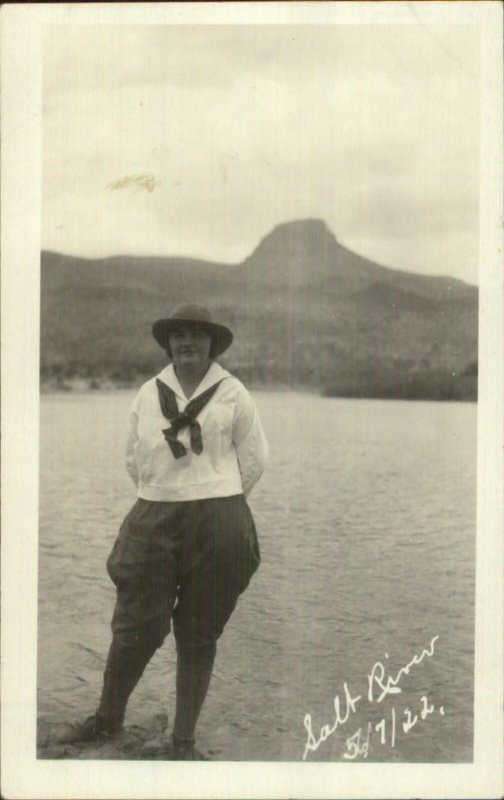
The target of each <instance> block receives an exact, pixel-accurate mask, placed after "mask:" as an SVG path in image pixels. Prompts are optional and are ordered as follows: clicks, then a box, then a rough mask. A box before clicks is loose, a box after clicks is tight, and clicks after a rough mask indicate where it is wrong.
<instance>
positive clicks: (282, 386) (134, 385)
mask: <svg viewBox="0 0 504 800" xmlns="http://www.w3.org/2000/svg"><path fill="white" fill-rule="evenodd" d="M148 379H149V376H146V375H144V376H139V377H138V380H135V381H113V380H110V379H107V378H104V379H97V378H68V379H65V380H61V379H60V380H57V381H56V380H42V381H41V382H40V394H41V395H50V394H59V395H65V394H68V395H71V394H82V395H84V394H86V395H87V394H95V393H98V394H113V393H115V392H118V391H134V390H135V389H139V388H140V386H141V385H142V384H143V383H144V382H145V381H146V380H148ZM245 383H246V386H247V388H248V389H249V390H250V391H252V392H260V391H275V392H302V393H304V394H311V395H318V396H321V397H327V398H334V399H342V400H403V401H410V400H411V401H416V402H419V401H425V402H431V403H432V402H440V403H441V402H442V403H447V402H457V403H476V402H477V399H478V398H477V392H476V390H475V387H474V386H471V387H469V388H470V390H469V391H467V393H464V394H461V395H459V396H450V395H449V394H446V395H442V394H440V393H439V391H438V390H437V387H434V389H433V391H432V392H429V391H423V392H421V393H418V394H416V393H414V392H411V391H410V392H407V391H406V392H405V391H404V390H403V391H400V389H404V387H388V389H387V390H386V391H381V392H380V391H378V392H374V393H372V392H369V391H366V390H365V389H363V388H362V387H361V390H360V391H351V390H348V389H346V388H342V389H341V390H336V389H332V388H331V387H325V388H324V387H322V388H318V387H317V388H316V387H311V386H305V385H294V384H286V383H282V382H280V381H279V382H267V383H260V382H254V381H250V380H246V381H245Z"/></svg>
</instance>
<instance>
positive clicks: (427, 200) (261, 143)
mask: <svg viewBox="0 0 504 800" xmlns="http://www.w3.org/2000/svg"><path fill="white" fill-rule="evenodd" d="M480 91H481V85H480V63H479V39H478V32H477V29H476V28H475V27H469V26H455V25H435V26H427V25H372V26H371V25H351V26H348V25H326V26H323V27H322V26H308V25H297V26H283V25H267V26H266V25H263V26H260V25H240V26H236V25H232V26H231V25H228V26H209V25H206V26H205V25H196V26H180V25H157V26H140V25H136V26H122V25H96V24H93V25H79V26H69V25H66V26H65V27H60V26H56V25H53V26H51V25H48V26H47V28H46V31H45V34H44V39H43V82H42V103H43V105H42V109H43V141H42V155H43V158H42V164H43V180H42V183H43V185H42V192H43V204H42V208H43V232H42V247H43V248H45V249H51V250H56V251H58V252H63V253H68V254H74V255H80V256H86V257H90V258H96V257H104V256H109V255H117V254H132V255H147V256H148V255H185V256H193V257H198V258H203V259H208V260H212V261H221V262H227V263H237V262H240V261H241V260H243V259H244V258H246V257H247V256H248V255H249V254H250V253H251V252H252V251H253V249H254V248H255V247H256V246H257V244H258V243H259V241H260V240H261V239H262V238H263V237H264V236H265V235H266V234H268V233H269V232H270V231H271V230H272V229H273V228H274V227H275V225H277V224H279V223H282V222H287V221H289V220H295V219H304V218H307V217H309V218H320V219H323V220H325V222H326V223H327V225H328V226H329V228H330V229H331V230H332V232H333V233H334V235H335V236H336V237H337V239H338V240H339V241H340V242H341V243H342V244H344V245H345V246H347V247H349V248H350V249H352V250H354V251H355V252H357V253H359V254H361V255H364V256H367V257H368V258H371V259H372V260H374V261H377V262H378V263H381V264H384V265H385V266H389V267H392V268H396V269H404V270H407V271H411V272H418V273H422V274H431V275H450V276H455V277H458V278H461V279H462V280H464V281H466V282H468V283H473V284H476V283H477V282H478V241H479V230H478V198H479V149H480Z"/></svg>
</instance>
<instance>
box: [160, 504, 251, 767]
mask: <svg viewBox="0 0 504 800" xmlns="http://www.w3.org/2000/svg"><path fill="white" fill-rule="evenodd" d="M187 510H188V512H189V513H188V518H187V525H188V527H187V528H186V535H185V536H184V538H183V541H184V547H183V550H182V557H181V579H180V585H179V593H178V601H177V605H176V606H175V609H174V614H173V620H174V632H175V638H176V642H177V681H176V691H177V700H176V714H175V721H174V727H173V735H174V746H175V749H176V748H177V743H178V744H179V750H180V755H179V757H180V758H184V757H185V758H191V757H193V756H192V755H191V753H192V751H193V750H194V735H195V729H196V723H197V721H198V717H199V714H200V712H201V709H202V706H203V703H204V700H205V697H206V695H207V691H208V688H209V685H210V679H211V675H212V668H213V664H214V660H215V654H216V649H217V648H216V642H217V640H218V638H219V637H220V636H221V634H222V632H223V630H224V626H225V624H226V623H227V621H228V620H229V618H230V616H231V614H232V612H233V610H234V608H235V606H236V602H237V600H238V597H239V595H240V594H241V592H243V591H244V589H245V588H246V586H247V585H248V583H249V580H250V578H251V576H252V574H253V573H254V572H255V570H256V569H257V566H258V565H259V559H260V556H259V549H258V545H257V537H256V532H255V527H254V522H253V519H252V515H251V514H250V510H249V509H248V506H247V505H246V503H245V500H244V499H243V497H242V496H236V497H229V498H219V499H211V500H198V501H194V502H193V503H191V508H189V507H188V509H187ZM184 752H185V755H184Z"/></svg>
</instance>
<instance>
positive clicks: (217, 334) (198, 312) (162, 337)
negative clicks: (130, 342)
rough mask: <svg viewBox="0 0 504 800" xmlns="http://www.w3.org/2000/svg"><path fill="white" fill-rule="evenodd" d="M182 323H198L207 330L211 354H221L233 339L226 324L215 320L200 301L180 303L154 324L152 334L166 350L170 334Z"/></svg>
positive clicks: (214, 355)
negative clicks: (210, 341) (210, 343)
mask: <svg viewBox="0 0 504 800" xmlns="http://www.w3.org/2000/svg"><path fill="white" fill-rule="evenodd" d="M181 323H188V324H192V325H197V326H198V327H199V328H203V330H205V331H207V333H208V334H209V336H210V338H211V339H212V350H211V355H212V357H213V358H216V357H217V356H220V355H221V354H222V353H223V352H224V350H227V349H228V347H229V345H230V344H231V342H232V341H233V334H232V333H231V331H230V330H229V328H227V327H226V326H225V325H220V324H219V323H217V322H214V321H213V318H212V315H211V313H210V311H209V310H208V308H205V306H201V305H199V304H198V303H180V305H178V306H176V308H174V309H173V311H172V312H171V314H170V316H169V317H167V318H166V319H158V320H156V322H155V323H154V325H153V326H152V335H153V336H154V339H155V340H156V342H157V343H158V344H159V345H160V346H161V347H162V348H163V350H166V348H167V346H168V335H169V334H170V333H171V332H172V331H174V330H176V329H177V328H178V327H180V324H181Z"/></svg>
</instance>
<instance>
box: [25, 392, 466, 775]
mask: <svg viewBox="0 0 504 800" xmlns="http://www.w3.org/2000/svg"><path fill="white" fill-rule="evenodd" d="M133 396H134V393H132V392H129V391H116V392H113V393H110V394H107V393H86V394H73V393H69V394H53V395H43V396H42V400H41V478H40V480H41V485H40V488H41V501H40V547H39V645H38V713H39V718H40V719H41V720H42V721H47V722H49V723H51V722H56V721H66V720H74V719H79V718H82V717H85V716H87V715H88V714H89V713H91V712H92V711H93V710H94V708H95V706H96V702H97V697H98V695H99V692H100V688H101V679H102V672H103V667H104V662H105V656H106V653H107V649H108V644H109V635H110V629H109V624H110V617H111V612H112V608H113V603H114V588H113V586H112V584H111V582H110V580H109V578H108V576H107V573H106V570H105V561H106V557H107V555H108V553H109V551H110V548H111V547H112V544H113V542H114V539H115V537H116V534H117V530H118V527H119V524H120V522H121V520H122V518H123V517H124V515H125V514H126V512H127V511H128V509H129V508H130V506H131V505H132V504H133V502H134V499H135V490H134V487H133V485H132V484H131V483H130V482H129V478H128V477H127V475H126V473H125V470H124V468H123V450H124V440H125V430H126V417H127V411H128V407H129V404H130V403H131V401H132V399H133ZM254 396H255V399H256V402H257V404H258V407H259V410H260V414H261V418H262V420H263V424H264V427H265V429H266V432H267V436H268V439H269V441H270V445H271V456H270V461H269V465H268V469H267V472H266V473H265V475H264V476H263V478H262V480H261V481H260V483H259V484H258V485H257V487H256V488H255V490H254V492H253V494H252V496H251V498H250V506H251V508H252V510H253V513H254V516H255V519H256V524H257V528H258V532H259V537H260V544H261V553H262V564H261V567H260V569H259V571H258V572H257V574H256V575H255V576H254V578H253V580H252V583H251V585H250V586H249V588H248V589H247V591H246V592H245V594H244V595H243V596H242V598H241V599H240V601H239V603H238V607H237V609H236V611H235V613H234V615H233V617H232V618H231V620H230V622H229V624H228V626H227V628H226V630H225V632H224V635H223V637H222V639H221V640H220V643H219V648H218V654H217V661H216V668H215V672H214V677H213V679H212V685H211V688H210V692H209V695H208V698H207V702H206V705H205V707H204V709H203V713H202V715H201V718H200V723H199V728H198V742H199V745H200V746H201V749H203V750H204V749H205V748H206V749H211V750H212V751H213V753H214V756H213V757H214V758H216V759H223V760H261V761H278V760H291V761H299V760H301V759H302V758H303V756H304V755H306V758H307V760H311V761H344V760H352V759H355V760H358V761H363V760H366V759H367V760H368V761H411V762H435V761H441V762H443V761H467V760H471V759H472V731H473V728H472V725H473V719H472V705H473V675H474V672H473V662H474V573H475V505H476V497H475V495H476V406H475V405H473V404H449V403H446V404H442V403H426V402H406V403H405V402H400V401H377V400H347V399H338V398H322V397H318V396H315V395H311V394H304V393H301V392H272V391H260V392H255V393H254ZM413 661H416V662H417V663H412V662H413ZM408 665H409V666H408ZM373 667H374V670H373ZM405 667H407V670H403V672H401V673H400V674H399V675H398V673H399V671H400V670H402V669H403V668H405ZM174 674H175V655H174V645H173V640H172V638H171V637H170V638H169V639H167V640H166V642H165V644H164V646H163V648H161V649H160V650H159V651H158V652H157V653H156V655H155V657H154V658H153V660H152V661H151V663H150V664H149V666H148V667H147V670H146V672H145V673H144V676H143V677H142V680H141V682H140V684H139V685H138V687H137V689H136V690H135V692H134V694H133V695H132V697H131V700H130V704H129V707H128V715H127V723H128V724H130V723H135V722H141V721H142V719H144V718H145V717H146V716H148V715H153V714H156V713H158V712H166V713H168V714H169V715H170V718H172V716H173V712H174ZM373 676H374V677H373ZM388 676H390V677H391V678H392V679H393V681H395V682H396V683H393V682H392V681H388ZM380 678H381V680H379V679H380ZM380 683H381V687H384V686H385V687H387V686H388V688H389V689H396V690H398V691H395V692H394V693H391V692H387V693H386V694H384V693H383V692H382V688H381V687H380V685H379V684H380ZM370 686H371V689H372V695H370V694H369V690H370ZM338 706H339V722H338V717H337V714H336V710H335V707H338ZM307 715H309V718H308V716H307ZM336 722H338V724H337V725H336ZM324 726H325V727H324ZM309 729H311V737H310V736H309V733H308V730H309ZM307 744H310V745H311V747H308V748H307V747H306V745H307Z"/></svg>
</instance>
